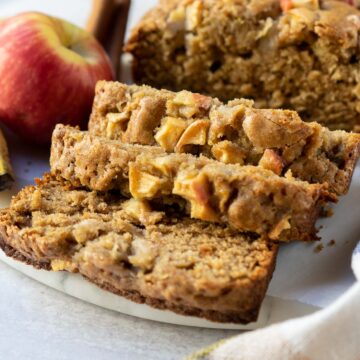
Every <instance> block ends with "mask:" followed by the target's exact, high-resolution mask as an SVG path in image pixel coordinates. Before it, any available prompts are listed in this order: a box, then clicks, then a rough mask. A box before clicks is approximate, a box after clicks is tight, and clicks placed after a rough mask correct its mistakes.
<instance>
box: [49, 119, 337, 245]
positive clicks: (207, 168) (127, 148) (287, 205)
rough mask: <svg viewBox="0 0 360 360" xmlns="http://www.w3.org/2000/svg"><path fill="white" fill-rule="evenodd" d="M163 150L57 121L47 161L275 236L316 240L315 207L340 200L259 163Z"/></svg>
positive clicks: (76, 181)
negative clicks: (230, 161)
mask: <svg viewBox="0 0 360 360" xmlns="http://www.w3.org/2000/svg"><path fill="white" fill-rule="evenodd" d="M159 151H161V149H160V148H156V147H153V146H140V145H135V146H134V145H129V144H122V143H121V142H119V141H116V140H108V139H107V138H101V137H97V136H94V135H91V134H89V133H88V132H82V131H80V130H77V129H75V128H71V127H66V126H64V125H58V126H57V127H56V129H55V131H54V133H53V138H52V148H51V158H50V165H51V171H52V173H53V174H54V175H56V176H60V177H63V178H64V179H66V180H68V181H70V182H71V183H72V184H73V185H75V186H85V187H87V188H90V189H92V190H97V191H109V190H119V191H121V192H122V194H123V195H125V196H133V197H135V198H137V199H146V200H151V201H152V204H153V206H159V205H160V206H164V205H166V204H167V203H169V202H171V203H173V204H177V205H178V206H179V207H180V209H183V210H184V211H187V212H190V214H191V217H192V218H195V219H201V220H206V221H210V222H216V223H225V224H230V225H231V226H233V227H234V228H236V229H238V230H241V231H250V232H255V233H258V234H263V235H267V236H269V238H270V239H273V240H283V241H290V240H315V239H316V235H315V234H316V229H315V221H316V219H317V215H318V211H319V209H320V208H321V206H322V205H324V204H325V203H326V202H327V201H334V200H335V198H334V196H332V195H331V194H329V193H328V192H327V190H326V189H327V187H326V185H320V184H309V183H307V182H303V181H299V180H296V179H292V178H286V177H280V176H277V175H276V174H274V173H273V172H271V171H269V170H266V169H262V168H261V167H256V166H250V165H249V166H240V165H229V164H223V163H221V162H218V161H216V160H211V159H209V158H206V157H203V156H201V157H195V156H193V155H190V154H166V153H164V152H163V153H160V152H159ZM140 153H141V154H140ZM139 154H140V155H139ZM127 185H129V186H127Z"/></svg>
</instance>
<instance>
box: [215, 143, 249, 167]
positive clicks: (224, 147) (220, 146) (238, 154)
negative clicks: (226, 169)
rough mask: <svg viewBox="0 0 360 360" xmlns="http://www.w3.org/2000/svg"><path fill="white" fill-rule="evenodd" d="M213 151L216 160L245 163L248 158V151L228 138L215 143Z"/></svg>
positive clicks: (226, 162)
mask: <svg viewBox="0 0 360 360" xmlns="http://www.w3.org/2000/svg"><path fill="white" fill-rule="evenodd" d="M211 153H212V155H213V156H214V158H215V159H216V160H218V161H221V162H223V163H225V164H240V165H244V162H245V159H246V151H244V150H243V149H241V148H240V147H239V146H238V145H236V144H234V143H232V142H231V141H228V140H225V141H221V142H219V143H217V144H215V145H214V146H213V147H212V149H211Z"/></svg>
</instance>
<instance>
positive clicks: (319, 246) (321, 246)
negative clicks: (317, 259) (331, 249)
mask: <svg viewBox="0 0 360 360" xmlns="http://www.w3.org/2000/svg"><path fill="white" fill-rule="evenodd" d="M323 249H324V245H323V244H319V245H317V246H316V247H315V248H314V253H316V254H318V253H319V252H320V251H322V250H323Z"/></svg>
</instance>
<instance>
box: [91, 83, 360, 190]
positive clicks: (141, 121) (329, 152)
mask: <svg viewBox="0 0 360 360" xmlns="http://www.w3.org/2000/svg"><path fill="white" fill-rule="evenodd" d="M89 131H90V132H91V133H92V134H95V135H100V136H105V137H108V138H110V139H119V140H121V141H122V142H126V143H132V144H143V145H158V146H160V147H162V148H163V149H164V150H165V151H167V152H177V153H182V152H186V153H193V154H203V155H205V156H208V157H212V158H215V159H216V160H219V161H222V162H224V163H230V164H231V163H236V164H240V165H244V164H245V165H260V166H261V167H264V168H266V169H269V170H272V171H273V172H275V173H276V174H278V175H284V174H286V173H288V172H291V173H292V175H293V176H294V177H296V178H299V179H301V180H306V181H308V182H310V183H325V182H326V183H328V184H329V187H330V190H331V191H332V192H335V193H336V194H338V195H342V194H344V193H346V192H347V190H348V188H349V184H350V182H351V177H352V173H353V170H354V167H355V164H356V160H357V159H358V157H359V151H360V134H353V133H347V132H345V131H330V130H328V129H327V128H325V127H322V126H321V125H319V124H317V123H315V122H313V123H306V122H303V121H302V120H301V119H300V117H299V116H298V114H297V113H296V112H293V111H288V110H259V109H255V108H254V107H253V106H252V102H250V101H248V100H243V99H240V100H239V99H237V100H232V101H230V102H228V103H226V104H224V103H222V102H220V101H219V100H218V99H215V98H210V97H206V96H203V95H200V94H195V93H191V92H188V91H181V92H178V93H173V92H170V91H167V90H156V89H154V88H150V87H147V86H136V85H131V86H128V85H125V84H121V83H116V82H105V81H101V82H99V83H98V84H97V87H96V96H95V100H94V105H93V111H92V115H91V119H90V122H89Z"/></svg>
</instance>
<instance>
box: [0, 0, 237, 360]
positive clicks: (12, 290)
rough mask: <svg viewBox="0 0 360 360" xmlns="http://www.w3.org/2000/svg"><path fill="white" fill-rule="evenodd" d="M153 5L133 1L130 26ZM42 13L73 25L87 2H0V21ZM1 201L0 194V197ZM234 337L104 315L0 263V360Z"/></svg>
mask: <svg viewBox="0 0 360 360" xmlns="http://www.w3.org/2000/svg"><path fill="white" fill-rule="evenodd" d="M153 2H154V1H153V0H138V1H136V0H135V6H134V7H135V8H136V11H133V12H132V15H131V19H132V22H134V21H136V19H137V18H138V17H139V15H140V13H139V11H138V9H139V8H140V7H141V8H142V9H141V10H143V8H146V7H148V6H150V5H151V3H153ZM32 9H34V10H43V11H46V12H48V13H51V14H54V15H58V16H61V17H64V18H66V19H69V20H71V21H73V22H75V23H77V24H82V23H84V21H85V20H86V17H87V13H88V9H89V1H88V0H31V1H30V0H0V17H5V16H9V15H12V14H15V13H17V12H20V11H25V10H32ZM0 196H1V194H0ZM233 334H235V332H232V331H226V330H210V329H198V328H187V327H181V326H173V325H166V324H161V323H156V322H151V321H146V320H141V319H138V318H133V317H130V316H126V315H121V314H119V313H115V312H112V311H108V310H105V309H102V308H99V307H96V306H93V305H90V304H87V303H84V302H82V301H80V300H77V299H74V298H72V297H69V296H67V295H65V294H63V293H60V292H58V291H56V290H53V289H50V288H48V287H46V286H44V285H42V284H40V283H38V282H36V281H34V280H31V279H29V278H28V277H26V276H25V275H23V274H21V273H19V272H17V271H15V270H13V269H12V268H10V267H8V266H7V265H5V264H4V263H2V262H0V359H1V360H13V359H14V360H17V359H31V360H38V359H39V360H42V359H44V360H45V359H46V360H49V359H51V360H60V359H61V360H65V359H76V360H82V359H86V360H89V359H96V360H98V359H99V360H101V359H107V360H112V359H132V360H133V359H148V360H149V359H181V358H183V357H184V356H186V355H189V354H191V353H192V352H194V351H196V350H198V349H200V348H202V347H204V346H207V345H210V344H211V343H213V342H215V341H217V340H219V339H222V338H224V337H228V336H231V335H233Z"/></svg>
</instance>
